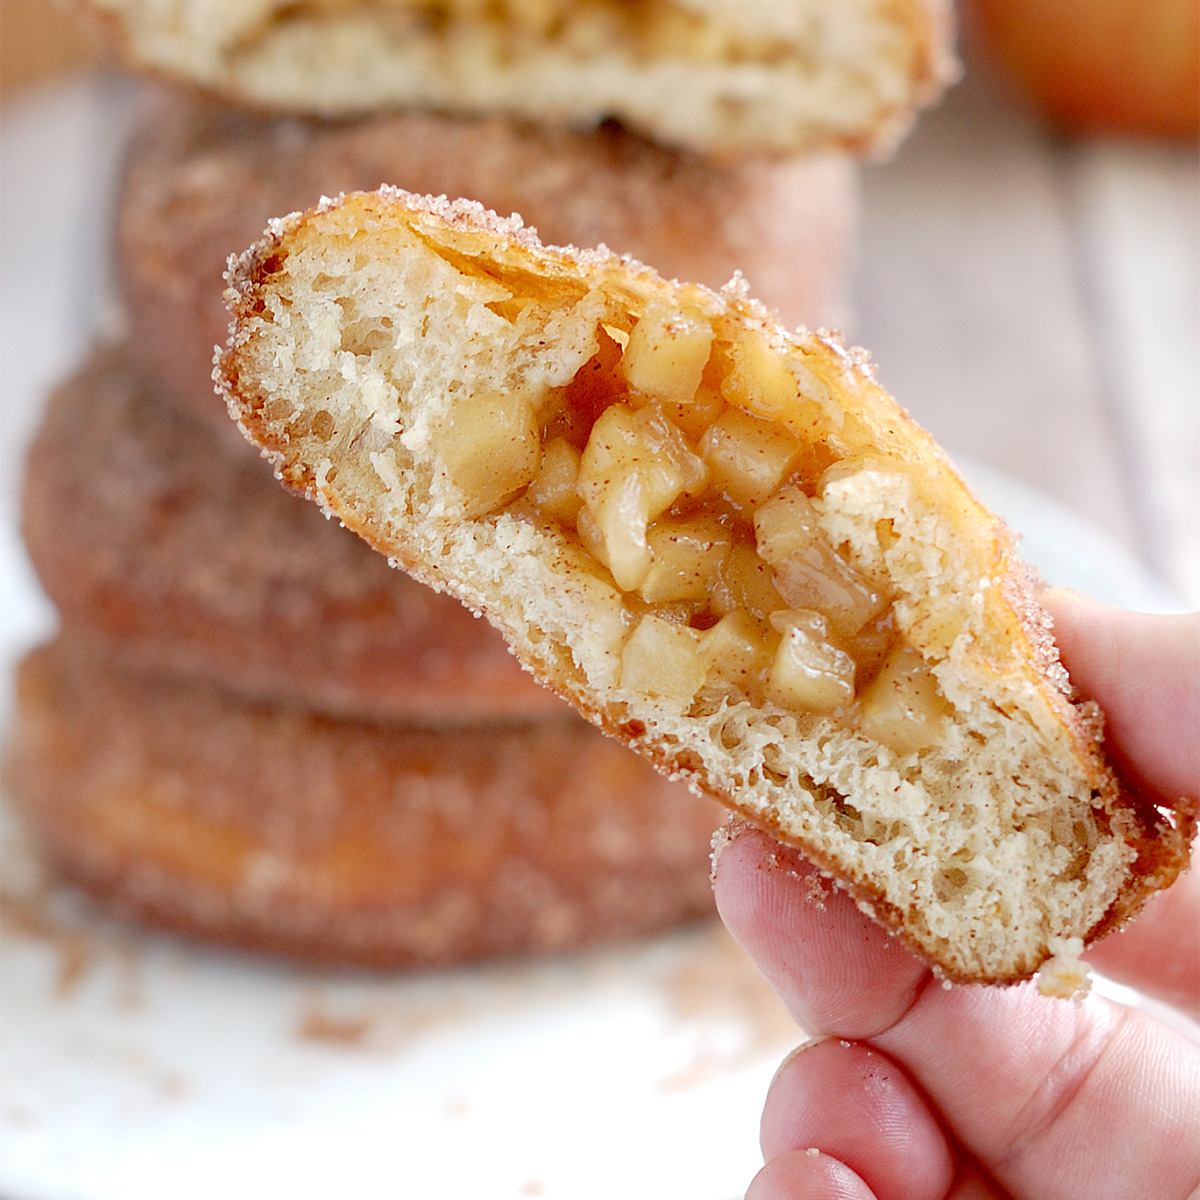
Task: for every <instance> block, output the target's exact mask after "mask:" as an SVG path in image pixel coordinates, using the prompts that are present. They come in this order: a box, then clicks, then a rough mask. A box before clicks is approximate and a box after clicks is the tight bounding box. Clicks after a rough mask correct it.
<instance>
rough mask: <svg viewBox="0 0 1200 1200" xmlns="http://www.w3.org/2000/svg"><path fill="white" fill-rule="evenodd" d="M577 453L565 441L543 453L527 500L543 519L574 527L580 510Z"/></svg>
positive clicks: (557, 439)
mask: <svg viewBox="0 0 1200 1200" xmlns="http://www.w3.org/2000/svg"><path fill="white" fill-rule="evenodd" d="M579 457H580V456H579V451H578V450H576V449H575V447H574V446H572V445H571V443H570V442H568V441H567V440H566V439H565V438H555V439H554V440H553V441H551V442H549V443H547V445H546V446H545V448H544V449H543V450H542V465H541V469H540V470H539V471H538V473H537V475H536V476H535V477H534V480H533V482H532V483H531V484H530V485H529V491H528V492H526V497H527V498H528V499H529V501H530V502H531V503H532V504H533V505H534V507H535V508H537V509H538V511H539V512H541V513H542V514H543V515H544V516H547V517H550V518H551V519H553V520H555V521H561V522H562V523H563V524H564V525H573V524H574V523H575V521H576V519H577V518H578V516H579V510H580V509H581V508H582V507H583V497H582V496H581V495H580V494H579V486H578V485H579Z"/></svg>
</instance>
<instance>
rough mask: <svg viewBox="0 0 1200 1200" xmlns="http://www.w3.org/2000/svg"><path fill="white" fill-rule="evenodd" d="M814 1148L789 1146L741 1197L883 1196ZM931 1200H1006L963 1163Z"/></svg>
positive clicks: (815, 1199) (861, 1199)
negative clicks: (954, 1175)
mask: <svg viewBox="0 0 1200 1200" xmlns="http://www.w3.org/2000/svg"><path fill="white" fill-rule="evenodd" d="M814 1149H815V1147H814V1148H809V1149H805V1150H789V1151H788V1152H787V1153H786V1154H781V1155H780V1156H779V1157H778V1158H774V1159H772V1160H771V1161H770V1162H769V1163H767V1165H766V1166H765V1167H763V1169H762V1170H761V1171H760V1172H759V1173H758V1174H757V1175H756V1176H755V1177H754V1180H753V1181H752V1182H751V1184H750V1187H749V1188H748V1189H747V1191H746V1196H745V1200H886V1198H885V1197H884V1196H877V1195H875V1193H873V1192H872V1191H871V1189H870V1188H869V1187H867V1185H866V1184H865V1183H864V1182H863V1181H862V1180H861V1179H860V1178H858V1176H857V1175H855V1173H854V1172H853V1171H852V1170H850V1168H849V1167H847V1166H845V1164H843V1163H840V1162H839V1161H838V1160H837V1159H836V1158H832V1157H830V1156H827V1155H824V1154H821V1153H820V1152H819V1151H818V1152H817V1153H815V1154H814V1153H813V1150H814ZM934 1200H1010V1197H1008V1196H1007V1195H1006V1193H1005V1192H1004V1191H1003V1190H1002V1189H1001V1188H999V1187H997V1186H996V1185H995V1184H993V1183H992V1182H991V1181H990V1180H989V1179H988V1178H987V1177H986V1176H985V1175H984V1174H983V1173H982V1172H981V1171H980V1170H979V1169H978V1168H977V1167H976V1166H974V1165H973V1164H967V1165H966V1166H965V1167H964V1168H963V1169H962V1171H961V1172H960V1174H959V1175H958V1176H957V1177H956V1178H955V1180H954V1182H953V1183H952V1184H951V1185H950V1187H949V1189H948V1190H946V1191H944V1192H940V1193H939V1194H938V1195H937V1196H936V1197H935V1198H934Z"/></svg>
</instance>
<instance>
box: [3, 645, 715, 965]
mask: <svg viewBox="0 0 1200 1200" xmlns="http://www.w3.org/2000/svg"><path fill="white" fill-rule="evenodd" d="M7 758H8V763H7V769H6V774H7V776H8V786H9V788H10V790H11V793H12V794H13V795H14V797H15V799H16V800H17V803H18V805H19V808H20V810H21V811H22V813H23V815H24V817H25V819H26V821H27V822H28V823H29V824H30V825H31V827H32V829H33V831H34V832H35V834H36V835H37V836H38V838H39V840H40V844H41V845H42V847H43V849H44V850H45V851H46V853H47V854H48V855H49V857H50V859H51V860H52V861H53V862H54V863H55V864H56V865H57V866H58V868H59V869H60V870H61V871H62V872H63V873H64V874H65V875H66V876H67V877H68V878H70V879H73V880H75V881H76V882H78V883H80V884H82V885H83V886H84V887H85V888H87V889H88V890H90V891H91V892H93V893H95V894H97V895H99V896H101V897H103V898H104V899H105V900H106V901H108V902H109V903H110V904H113V905H115V906H116V907H117V908H118V909H121V910H124V911H126V912H128V913H131V914H134V915H137V916H139V917H141V918H142V919H145V920H149V921H152V922H154V923H156V924H158V925H161V926H165V927H167V928H171V929H175V930H179V931H182V932H185V933H188V934H191V935H193V936H201V937H205V938H211V939H215V940H218V941H221V942H223V943H227V944H237V945H242V946H246V947H251V948H255V949H258V950H265V951H269V952H274V953H280V954H286V955H290V956H293V957H299V958H306V959H315V960H324V961H333V962H343V963H354V964H362V965H370V966H376V967H396V966H412V965H431V964H440V963H449V962H458V961H463V960H468V959H475V958H481V957H488V956H497V955H513V954H519V953H537V952H548V951H560V950H564V949H569V948H572V947H576V946H582V945H585V944H588V943H592V942H596V941H601V940H606V939H610V938H615V937H619V936H626V935H630V934H634V933H640V932H644V931H648V930H653V929H657V928H661V927H665V926H668V925H672V924H675V923H677V922H679V921H680V920H683V919H685V918H687V917H690V916H695V915H698V914H701V913H707V912H709V911H711V904H712V900H711V892H710V888H709V882H708V853H709V840H710V834H711V831H712V830H713V828H714V827H715V826H716V824H717V822H718V820H719V815H718V811H717V809H716V806H715V804H714V803H713V802H712V801H709V800H707V799H701V798H698V797H696V796H694V795H692V794H691V793H690V792H688V791H687V790H686V789H685V788H683V786H682V785H680V784H672V783H668V782H666V781H665V780H663V779H661V778H660V777H659V776H657V775H656V774H655V773H654V772H653V771H652V770H651V769H650V768H649V767H648V766H647V765H646V764H645V763H643V762H642V761H641V760H639V759H638V758H637V757H636V756H635V755H633V754H630V753H629V752H628V751H627V750H626V749H625V748H624V747H622V746H619V745H617V744H616V743H614V742H612V741H610V740H608V739H606V738H604V737H603V736H601V735H600V734H599V733H597V732H596V731H595V730H594V729H592V728H591V727H590V726H588V725H586V724H585V723H584V722H583V721H581V720H579V719H578V718H576V717H575V716H573V715H572V714H570V713H565V714H564V715H563V716H562V717H561V718H552V719H544V720H533V721H526V722H515V723H508V724H504V723H499V722H497V723H493V724H489V725H479V726H475V727H473V728H471V729H469V730H463V729H461V728H457V727H437V726H434V727H428V726H426V727H418V726H412V725H384V724H371V723H366V722H354V721H345V720H335V719H332V718H328V717H321V716H318V715H316V714H313V713H310V712H306V711H304V710H302V709H297V708H291V707H287V706H283V705H271V704H252V703H249V702H245V701H241V700H237V699H234V698H232V697H230V696H228V695H227V694H223V693H222V692H220V691H219V690H218V689H216V688H211V687H204V686H197V685H194V684H188V683H182V682H178V681H173V680H170V679H167V678H164V677H158V676H153V675H147V674H144V673H140V672H137V671H133V670H130V669H128V668H126V667H125V666H123V665H122V664H121V663H120V662H118V661H116V660H114V659H113V658H112V657H111V656H105V655H97V654H96V653H95V651H94V649H92V648H90V647H86V646H85V647H81V646H79V645H74V644H71V643H70V642H69V641H66V640H60V641H59V642H57V643H54V644H52V645H50V646H47V647H43V648H41V649H39V650H37V651H35V652H34V653H33V654H32V655H30V656H29V657H28V658H27V659H26V660H25V662H24V663H23V664H22V666H21V668H20V670H19V672H18V691H17V703H16V712H15V720H14V724H13V729H12V734H11V741H10V747H9V753H8V756H7Z"/></svg>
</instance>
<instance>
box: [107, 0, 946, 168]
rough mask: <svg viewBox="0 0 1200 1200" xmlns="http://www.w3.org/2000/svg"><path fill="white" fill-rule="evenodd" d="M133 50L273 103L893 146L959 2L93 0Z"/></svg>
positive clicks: (941, 67) (719, 139)
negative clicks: (490, 113)
mask: <svg viewBox="0 0 1200 1200" xmlns="http://www.w3.org/2000/svg"><path fill="white" fill-rule="evenodd" d="M93 3H94V5H95V6H96V7H97V8H99V9H101V10H104V11H107V12H109V13H111V14H115V15H116V16H117V17H118V18H119V20H120V21H121V23H122V28H123V32H124V35H125V37H126V39H127V42H128V44H129V45H130V47H131V49H132V52H133V54H134V55H135V56H136V57H138V58H140V59H142V60H144V61H145V62H147V63H148V64H149V65H152V66H156V67H158V68H159V69H163V68H165V69H167V70H169V71H171V72H178V73H182V74H184V75H186V76H188V77H189V78H193V79H198V80H199V81H201V82H203V83H206V84H208V85H209V86H215V87H218V88H222V89H229V90H232V91H234V92H237V93H238V94H240V95H243V96H246V97H249V98H252V99H255V100H258V101H260V102H262V103H266V104H268V105H271V106H279V105H282V106H285V107H297V108H301V109H311V110H315V111H319V112H326V113H342V112H363V111H369V110H371V109H375V108H378V107H379V106H381V105H397V104H411V103H414V102H423V103H433V104H437V105H439V106H447V107H450V108H452V109H456V110H462V109H471V110H480V109H486V110H495V109H501V110H505V111H509V112H516V113H521V114H524V115H528V116H534V117H547V116H549V117H555V118H560V119H561V118H567V119H573V120H593V121H594V120H598V119H602V118H604V117H607V116H617V117H621V118H624V119H626V120H628V121H630V122H631V123H632V124H633V125H635V126H638V127H640V128H643V129H650V130H652V131H654V132H655V133H657V134H658V136H659V137H660V138H662V139H664V140H667V141H671V142H681V143H683V144H688V145H696V146H710V145H728V146H741V147H743V148H744V147H745V146H746V145H757V146H759V147H760V148H766V147H775V148H777V149H787V148H794V147H796V146H797V145H798V144H801V143H807V142H810V141H813V140H821V139H823V140H825V141H827V142H828V141H832V142H835V143H836V142H843V141H845V142H851V143H853V144H855V145H859V146H871V145H874V144H876V143H878V144H879V145H881V146H882V145H884V144H891V143H892V141H894V139H895V137H896V136H898V134H899V132H900V131H901V130H902V128H903V127H905V126H906V125H907V123H908V121H909V119H910V117H911V113H912V110H913V108H914V107H915V106H916V105H917V104H919V103H924V102H926V101H927V100H928V99H930V98H931V95H932V93H934V92H936V91H937V90H938V88H939V87H940V85H941V83H943V82H944V81H945V79H946V77H947V76H948V74H949V73H950V68H949V61H950V55H949V50H948V48H947V40H948V39H947V26H948V20H947V17H946V12H945V9H946V7H947V6H946V4H945V3H943V2H942V0H903V2H901V3H896V0H804V2H803V3H795V2H793V0H786V2H784V0H754V2H752V3H744V2H741V3H739V2H734V0H303V2H302V3H288V2H285V0H254V2H249V0H210V2H208V3H204V2H197V0H173V2H172V0H168V2H167V3H162V2H161V0H155V2H154V3H150V2H148V0H93Z"/></svg>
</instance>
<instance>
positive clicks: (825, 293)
mask: <svg viewBox="0 0 1200 1200" xmlns="http://www.w3.org/2000/svg"><path fill="white" fill-rule="evenodd" d="M381 183H394V184H400V185H401V186H403V187H405V188H407V189H408V190H409V191H416V192H429V193H431V194H433V195H438V194H445V195H448V196H471V197H473V198H474V199H477V200H479V201H481V202H482V203H484V204H486V205H487V206H488V207H489V208H493V209H495V210H497V211H498V212H504V213H509V212H519V213H520V214H521V215H522V217H523V218H524V220H525V221H527V222H528V223H529V224H531V225H534V226H536V227H537V228H538V229H540V230H541V232H542V235H543V236H544V237H545V238H546V239H547V240H548V241H552V242H564V243H565V242H574V243H577V244H579V245H588V246H590V245H596V244H598V243H601V242H603V243H605V244H606V245H608V246H610V247H611V248H612V249H613V250H615V251H617V252H618V253H629V254H633V255H635V256H636V257H637V258H639V259H641V260H643V261H645V262H649V263H651V264H653V265H654V266H655V267H656V268H657V269H658V270H660V271H661V272H662V273H663V274H664V275H667V276H678V277H679V278H681V279H698V280H699V281H701V282H702V283H707V284H709V285H710V286H712V287H720V286H721V285H722V284H724V283H726V282H727V281H728V280H729V279H730V278H731V277H732V276H733V275H734V273H735V272H737V271H741V272H742V273H743V275H745V276H746V278H747V279H748V280H749V281H750V283H751V285H752V286H753V287H754V289H755V292H756V294H758V295H760V296H762V297H764V299H765V300H766V301H767V302H768V303H770V304H771V305H772V306H773V307H775V308H777V309H778V311H779V312H780V313H781V314H782V316H783V318H784V319H785V320H786V321H787V323H789V324H793V325H795V324H805V325H813V326H817V325H839V324H840V323H841V322H842V319H843V317H844V308H845V305H844V288H845V286H846V279H847V275H848V266H849V259H850V252H851V246H852V244H853V233H854V229H855V222H856V215H857V205H856V195H857V193H856V180H855V173H854V168H853V166H852V164H851V163H850V161H849V160H848V159H847V158H846V157H845V156H844V155H842V154H839V153H829V152H827V153H823V154H813V155H808V156H805V157H802V158H800V157H793V158H783V159H764V158H757V159H752V160H745V159H743V160H739V161H738V162H729V163H717V162H714V161H712V160H709V159H706V158H703V157H701V156H699V155H695V154H685V153H677V152H673V151H670V150H665V149H662V148H660V147H658V146H655V145H652V144H651V143H650V142H647V141H645V140H644V139H642V138H640V137H637V136H635V135H633V134H630V133H628V132H626V131H625V130H623V129H621V128H619V127H617V126H616V125H613V124H609V125H605V126H604V127H602V128H600V129H593V130H581V131H575V130H567V129H559V128H554V127H542V126H534V125H530V124H527V123H523V122H520V121H515V120H508V119H505V118H503V117H490V118H479V119H471V118H455V117H451V116H446V115H438V114H433V113H426V112H405V113H396V114H391V115H381V116H373V117H371V118H368V119H364V120H356V121H341V122H332V121H316V120H299V119H293V120H271V119H268V118H263V117H255V116H253V115H251V114H247V113H245V112H240V111H238V110H236V109H231V108H225V107H222V106H220V105H216V104H207V103H204V102H201V101H198V100H197V99H196V98H194V97H188V96H184V95H180V94H177V93H171V92H167V91H162V92H158V93H152V94H151V95H149V96H148V97H147V98H146V100H145V102H144V103H143V106H142V109H141V112H140V116H139V119H138V121H137V124H136V127H135V131H134V135H133V140H132V145H131V148H130V151H129V154H128V156H127V159H126V163H125V168H124V174H123V180H122V184H121V192H120V197H119V200H118V204H117V230H116V250H117V255H116V258H117V268H118V275H119V279H120V285H121V291H122V297H123V300H124V304H125V308H126V310H127V312H128V315H129V320H130V331H129V343H130V345H131V347H133V348H134V349H135V350H136V353H137V355H138V357H139V359H140V360H141V361H142V362H143V363H144V364H145V366H146V368H147V369H148V370H150V371H153V372H154V373H155V374H156V375H157V376H158V378H159V379H160V380H161V381H162V382H163V384H164V388H165V391H166V392H167V394H168V395H170V396H174V397H176V398H178V400H179V401H180V402H181V403H183V404H186V405H187V406H188V407H189V408H191V409H193V410H194V411H196V412H198V413H202V414H205V415H209V416H212V417H213V418H214V420H216V421H218V422H219V423H220V428H221V430H222V432H223V433H225V434H229V433H231V432H232V430H231V426H230V425H229V422H228V421H227V420H226V419H225V411H224V408H223V407H222V405H221V403H220V401H219V400H218V399H217V398H216V397H215V396H214V394H213V385H212V357H213V348H214V346H216V345H217V344H218V343H223V342H224V341H225V336H226V333H227V330H228V324H229V318H228V314H227V313H226V311H225V305H224V302H223V299H222V291H223V290H224V284H223V275H224V271H225V267H226V260H227V259H228V257H229V255H230V253H231V252H234V251H237V250H240V249H242V248H243V247H245V246H247V245H249V243H250V242H251V241H253V240H254V238H256V237H257V236H258V235H259V233H261V231H262V229H263V226H264V225H265V224H266V223H267V221H268V219H269V218H271V217H272V216H274V215H276V214H277V213H281V212H289V211H291V210H293V209H298V208H306V207H307V206H308V205H309V204H311V203H312V202H313V201H314V200H315V199H316V198H317V197H320V196H335V195H338V194H339V193H341V192H348V191H354V190H357V189H361V188H374V187H378V186H379V185H380V184H381Z"/></svg>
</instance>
